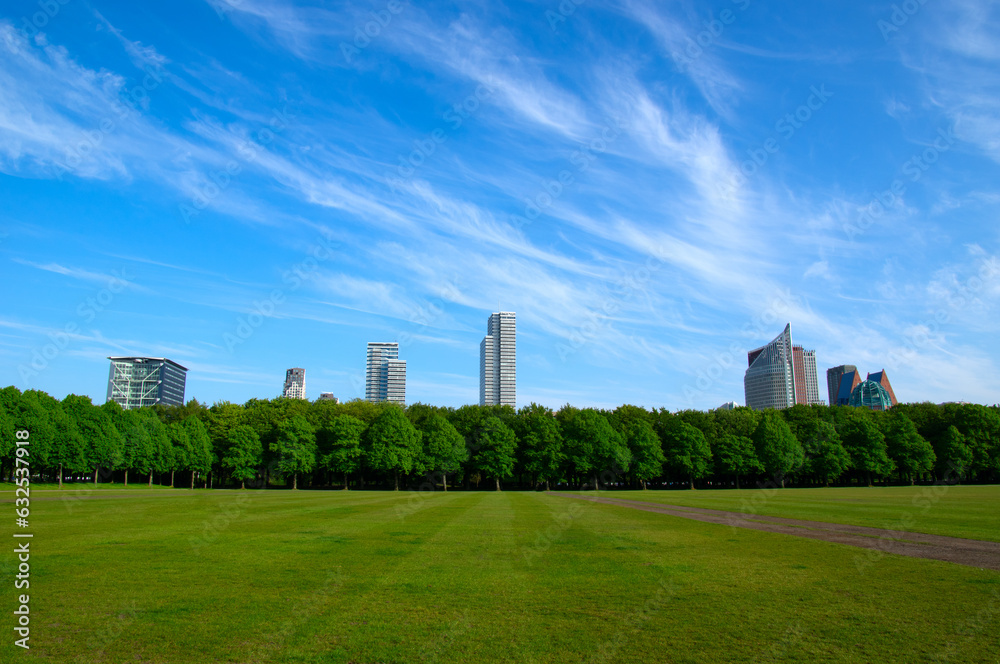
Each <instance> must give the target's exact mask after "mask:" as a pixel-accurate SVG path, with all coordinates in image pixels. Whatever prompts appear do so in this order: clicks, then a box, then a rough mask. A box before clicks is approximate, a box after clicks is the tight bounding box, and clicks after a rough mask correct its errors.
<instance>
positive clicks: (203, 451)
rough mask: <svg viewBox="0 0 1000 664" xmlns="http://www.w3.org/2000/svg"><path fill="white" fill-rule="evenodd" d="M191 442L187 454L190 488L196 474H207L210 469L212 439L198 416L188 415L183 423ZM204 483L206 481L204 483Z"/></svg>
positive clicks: (192, 486) (192, 485)
mask: <svg viewBox="0 0 1000 664" xmlns="http://www.w3.org/2000/svg"><path fill="white" fill-rule="evenodd" d="M183 426H184V428H185V430H186V431H187V436H188V441H189V442H190V444H191V447H190V450H191V451H190V453H189V454H188V469H189V470H190V471H191V488H192V489H193V488H194V480H195V477H196V476H204V475H207V474H208V473H209V472H210V471H211V470H212V440H211V438H209V436H208V429H207V428H206V427H205V425H204V423H202V421H201V419H200V418H198V417H189V418H187V419H186V420H184V424H183ZM205 484H206V485H207V484H208V482H206V483H205Z"/></svg>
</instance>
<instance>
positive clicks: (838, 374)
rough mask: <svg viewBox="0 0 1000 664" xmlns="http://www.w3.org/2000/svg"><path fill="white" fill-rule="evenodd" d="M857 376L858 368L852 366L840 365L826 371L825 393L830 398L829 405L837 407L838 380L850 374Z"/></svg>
mask: <svg viewBox="0 0 1000 664" xmlns="http://www.w3.org/2000/svg"><path fill="white" fill-rule="evenodd" d="M852 371H853V372H854V373H855V374H857V371H858V368H857V367H856V366H854V365H853V364H841V365H840V366H839V367H833V368H832V369H827V370H826V392H827V394H828V395H829V397H830V401H829V403H830V405H831V406H836V405H837V398H838V395H839V394H840V379H841V378H843V377H844V375H845V374H848V373H850V372H852Z"/></svg>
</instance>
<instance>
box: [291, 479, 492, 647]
mask: <svg viewBox="0 0 1000 664" xmlns="http://www.w3.org/2000/svg"><path fill="white" fill-rule="evenodd" d="M411 495H412V494H411ZM402 497H406V494H402ZM470 497H471V496H468V495H466V496H463V495H462V494H459V493H457V492H451V493H447V494H445V493H440V494H423V495H422V496H421V497H420V502H419V503H410V504H411V505H416V509H415V510H410V511H403V512H400V513H398V514H397V515H396V516H394V517H393V518H392V519H385V518H382V519H380V520H378V521H377V523H376V524H375V525H376V527H373V528H371V529H369V530H368V532H367V536H366V538H365V539H364V541H361V540H360V539H359V540H358V547H360V549H356V550H354V551H353V552H352V553H353V554H354V555H352V556H350V557H345V558H343V559H341V560H339V561H337V563H338V565H337V567H338V571H339V572H340V576H339V577H338V578H339V583H340V584H341V585H339V587H338V589H337V591H336V593H335V594H332V595H331V596H330V597H329V598H328V599H329V603H328V605H327V606H326V607H324V610H323V611H321V612H316V613H315V614H314V615H312V616H310V617H309V618H308V620H306V621H304V622H303V624H302V626H301V627H300V629H299V630H298V631H297V634H296V636H295V638H294V639H290V640H289V643H288V650H287V652H286V653H285V656H286V660H285V661H302V662H313V661H368V659H371V661H400V660H398V659H397V654H398V653H399V652H400V651H401V650H406V649H413V648H417V649H419V650H425V649H426V648H425V647H423V646H421V644H425V643H428V642H431V641H433V639H434V638H435V637H436V635H437V634H438V633H439V632H440V631H442V629H443V627H442V624H443V622H444V619H446V618H447V617H448V608H449V607H448V602H447V601H446V600H441V601H439V600H438V599H436V598H437V596H438V595H439V594H440V593H441V592H442V590H441V589H442V588H443V587H446V586H447V585H448V584H447V578H448V576H449V575H450V574H451V573H452V570H451V569H450V566H449V564H448V560H447V558H446V557H443V556H441V555H440V552H441V551H442V550H447V548H448V546H449V532H450V531H451V524H452V523H453V522H454V521H456V520H458V519H461V518H462V516H463V515H464V514H465V513H466V512H467V511H468V510H469V509H470V507H472V506H473V504H470V502H469V498H470ZM405 507H406V503H404V508H405ZM359 554H360V555H359ZM366 653H367V655H366ZM359 658H360V659H359Z"/></svg>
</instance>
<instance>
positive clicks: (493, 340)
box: [479, 311, 517, 408]
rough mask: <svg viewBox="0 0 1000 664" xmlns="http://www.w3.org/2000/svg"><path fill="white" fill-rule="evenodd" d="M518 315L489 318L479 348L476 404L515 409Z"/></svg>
mask: <svg viewBox="0 0 1000 664" xmlns="http://www.w3.org/2000/svg"><path fill="white" fill-rule="evenodd" d="M516 317H517V314H515V313H514V312H513V311H499V312H497V313H495V314H491V315H490V320H489V322H488V323H487V325H486V337H485V338H484V339H483V342H482V343H481V344H480V345H479V404H480V405H482V406H495V405H498V404H504V405H509V406H513V407H514V408H517V362H516V356H517V348H516V332H517V321H516Z"/></svg>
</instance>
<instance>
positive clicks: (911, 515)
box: [601, 485, 1000, 542]
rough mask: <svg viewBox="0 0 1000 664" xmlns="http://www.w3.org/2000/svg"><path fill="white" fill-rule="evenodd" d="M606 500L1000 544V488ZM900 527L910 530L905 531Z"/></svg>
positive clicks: (632, 495)
mask: <svg viewBox="0 0 1000 664" xmlns="http://www.w3.org/2000/svg"><path fill="white" fill-rule="evenodd" d="M601 495H602V496H605V497H608V498H624V499H627V500H649V501H652V502H656V503H662V504H665V505H680V506H685V507H704V508H707V509H717V510H728V511H733V512H746V513H748V514H757V515H761V516H783V517H789V518H792V519H808V520H811V521H825V522H828V523H844V524H850V525H853V526H869V527H872V528H893V529H899V530H909V531H912V532H918V533H929V534H932V535H947V536H950V537H967V538H969V539H978V540H987V541H991V542H1000V486H997V485H991V486H964V485H955V486H947V485H941V486H894V487H862V488H839V487H838V488H829V489H771V490H768V489H742V490H739V491H737V490H734V489H730V490H718V491H715V490H710V491H658V490H648V491H602V492H601ZM900 524H910V525H909V527H908V528H904V527H901V525H900Z"/></svg>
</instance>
